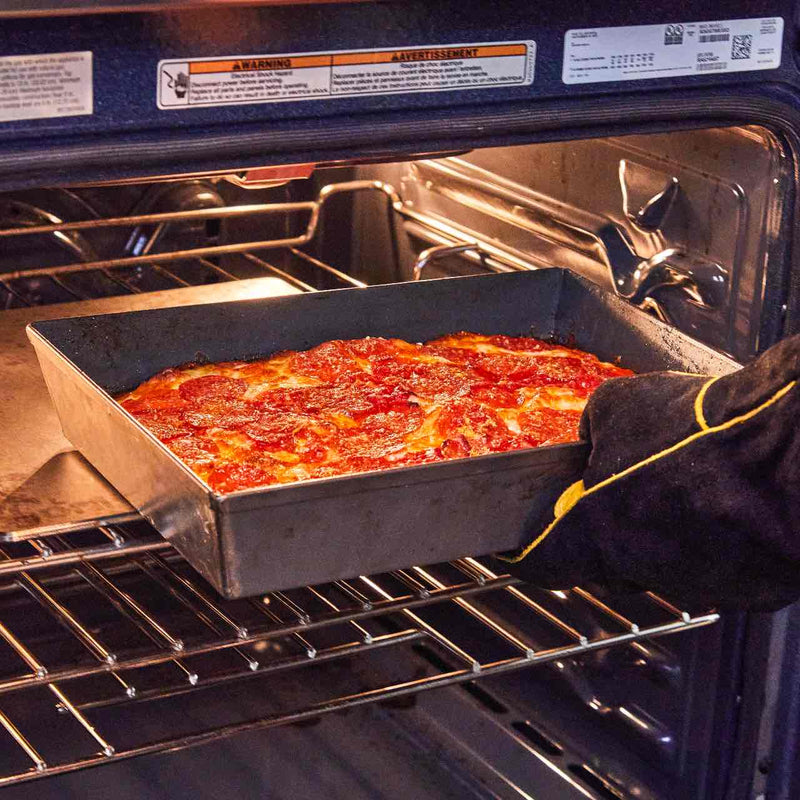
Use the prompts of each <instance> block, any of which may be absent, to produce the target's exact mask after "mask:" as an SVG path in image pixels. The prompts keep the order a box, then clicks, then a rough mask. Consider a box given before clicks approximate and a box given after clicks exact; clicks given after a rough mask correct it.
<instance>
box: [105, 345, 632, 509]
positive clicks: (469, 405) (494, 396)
mask: <svg viewBox="0 0 800 800" xmlns="http://www.w3.org/2000/svg"><path fill="white" fill-rule="evenodd" d="M630 374H632V373H631V372H630V370H626V369H623V368H621V367H618V366H615V365H614V364H609V363H605V362H602V361H600V360H599V359H598V358H597V357H596V356H593V355H591V354H589V353H584V352H582V351H580V350H575V349H572V348H568V347H561V346H556V345H553V344H549V343H547V342H544V341H540V340H538V339H532V338H527V337H511V336H483V335H480V334H475V333H456V334H452V335H449V336H444V337H442V338H440V339H436V340H434V341H432V342H428V343H427V344H412V343H409V342H405V341H402V340H400V339H381V338H372V337H370V338H365V339H354V340H349V341H342V340H335V341H330V342H325V343H324V344H321V345H319V346H318V347H314V348H313V349H311V350H306V351H302V352H283V353H277V354H276V355H273V356H272V357H270V358H266V359H263V360H259V361H229V362H225V363H217V364H187V365H184V366H182V367H176V368H174V369H167V370H164V371H163V372H161V373H159V374H158V375H155V376H154V377H152V378H150V380H148V381H145V382H144V383H143V384H141V385H140V386H139V387H138V388H136V389H134V390H133V391H132V392H128V393H127V394H124V395H122V396H121V397H118V398H117V401H118V402H119V403H120V404H121V405H122V407H123V408H125V409H126V411H128V412H129V413H130V414H131V415H133V416H134V417H135V418H136V419H137V420H139V422H140V423H142V425H144V426H145V427H146V428H148V429H149V430H150V431H151V432H152V433H153V434H154V435H155V436H157V437H158V438H159V439H160V440H161V441H162V442H163V443H164V444H165V445H166V446H167V447H168V448H169V449H170V450H171V451H172V452H173V453H174V454H175V455H176V456H178V458H180V459H181V460H182V461H183V462H184V463H185V464H187V465H188V466H189V467H190V468H191V469H192V470H193V471H194V472H195V473H196V474H197V475H198V476H200V477H201V478H202V479H203V480H204V481H205V482H206V483H207V484H208V485H209V486H210V487H211V488H212V489H214V490H215V491H217V492H221V493H225V492H232V491H236V490H238V489H246V488H252V487H256V486H269V485H272V484H282V483H292V482H295V481H302V480H308V479H312V478H326V477H331V476H334V475H343V474H348V473H355V472H365V471H369V470H383V469H389V468H393V467H406V466H411V465H415V464H427V463H430V462H435V461H444V460H447V459H453V458H463V457H467V456H476V455H484V454H486V453H499V452H503V451H507V450H518V449H522V448H529V447H537V446H540V445H548V444H556V443H560V442H571V441H575V440H577V438H578V422H579V420H580V416H581V412H582V411H583V408H584V406H585V405H586V401H587V400H588V398H589V395H590V394H591V393H592V392H593V391H594V390H595V389H596V388H597V387H598V386H599V385H600V384H601V383H603V381H605V380H608V379H609V378H616V377H619V376H622V375H630Z"/></svg>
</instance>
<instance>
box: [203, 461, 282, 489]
mask: <svg viewBox="0 0 800 800" xmlns="http://www.w3.org/2000/svg"><path fill="white" fill-rule="evenodd" d="M207 482H208V485H209V486H210V487H211V488H212V489H213V490H214V491H215V492H223V493H224V492H235V491H237V490H238V489H251V488H254V487H256V486H268V485H270V484H271V483H275V475H274V473H272V472H269V471H267V470H265V469H263V468H262V467H260V466H258V465H256V464H249V463H247V462H245V463H242V464H222V465H221V466H219V467H217V468H216V469H213V470H211V472H210V473H209V476H208V478H207Z"/></svg>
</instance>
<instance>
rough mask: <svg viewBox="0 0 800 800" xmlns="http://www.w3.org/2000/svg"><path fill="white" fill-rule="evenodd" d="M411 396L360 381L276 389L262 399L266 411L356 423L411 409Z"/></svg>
mask: <svg viewBox="0 0 800 800" xmlns="http://www.w3.org/2000/svg"><path fill="white" fill-rule="evenodd" d="M410 398H411V393H410V392H408V391H406V390H405V389H403V388H402V387H399V386H384V385H381V384H380V383H376V382H375V381H372V380H370V379H368V378H364V377H360V378H358V379H353V380H351V381H349V382H343V383H339V384H329V385H325V386H303V387H299V388H294V389H272V390H268V391H266V392H263V393H262V394H260V395H259V397H258V402H259V403H260V404H261V406H262V407H264V408H267V409H273V410H282V411H303V412H306V413H309V414H319V413H328V414H343V415H345V416H348V417H351V418H353V419H356V418H359V417H363V416H365V415H367V414H372V413H375V412H376V411H382V410H387V409H390V408H395V407H402V406H404V405H408V403H409V399H410Z"/></svg>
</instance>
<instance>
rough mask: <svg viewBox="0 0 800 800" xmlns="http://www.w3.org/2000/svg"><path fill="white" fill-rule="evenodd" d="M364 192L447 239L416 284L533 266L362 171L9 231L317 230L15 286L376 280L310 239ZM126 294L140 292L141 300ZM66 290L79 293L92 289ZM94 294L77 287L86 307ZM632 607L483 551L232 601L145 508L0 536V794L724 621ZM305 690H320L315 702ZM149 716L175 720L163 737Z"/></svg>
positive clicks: (6, 276)
mask: <svg viewBox="0 0 800 800" xmlns="http://www.w3.org/2000/svg"><path fill="white" fill-rule="evenodd" d="M357 191H376V192H378V193H380V194H382V195H383V196H385V197H386V198H387V203H388V206H389V208H390V211H391V213H390V218H391V219H392V220H393V221H394V220H395V218H396V217H399V218H402V219H403V220H404V221H405V222H406V223H407V224H410V225H413V226H414V228H415V231H416V233H417V235H420V234H422V236H421V238H423V239H427V241H428V242H430V243H431V244H432V245H434V246H433V247H432V248H430V249H429V250H427V251H426V252H424V253H422V254H420V256H419V257H418V259H417V260H416V263H415V265H414V269H413V271H412V274H413V276H414V277H415V278H416V279H418V278H420V277H422V275H423V271H424V269H425V268H426V266H427V265H429V264H430V263H431V261H432V260H434V259H437V258H443V257H447V256H450V255H458V256H460V257H466V258H467V259H469V260H470V261H472V262H473V263H474V264H475V265H477V266H480V267H481V268H483V269H489V270H492V271H509V270H517V269H531V268H534V266H535V265H533V264H531V263H530V262H525V261H522V260H520V259H519V258H517V256H516V255H515V254H514V253H513V252H512V251H506V250H504V248H503V247H502V246H501V245H499V244H497V243H495V242H490V241H484V240H479V239H477V238H475V237H474V236H472V235H471V234H470V233H469V232H465V231H462V230H459V229H457V228H456V227H454V226H452V225H450V224H449V223H447V222H446V221H444V220H439V219H438V218H434V217H429V216H426V215H422V214H420V213H418V212H416V211H414V210H413V209H412V208H411V207H408V206H406V205H404V204H403V203H402V201H401V200H400V198H399V196H398V195H397V192H396V191H395V190H394V189H393V188H392V187H391V186H390V185H388V184H384V183H381V182H378V181H354V182H350V183H346V184H334V185H331V186H329V187H325V188H324V189H323V190H322V191H321V192H320V194H319V195H318V197H317V199H316V200H315V201H308V202H302V203H294V204H274V203H273V204H262V205H258V206H256V205H252V206H245V207H232V208H226V209H203V210H201V211H180V212H170V213H167V214H150V215H138V216H135V217H133V216H128V217H120V218H114V219H98V220H94V219H93V220H86V221H81V222H71V223H53V224H48V225H39V226H33V227H24V228H6V229H4V230H0V238H3V237H5V238H8V237H12V236H29V235H37V234H38V235H41V236H51V235H59V236H68V235H70V234H72V233H76V232H77V233H79V232H80V231H82V230H84V229H90V228H96V227H103V226H104V225H105V226H121V227H126V226H127V227H131V226H134V225H145V224H150V225H155V226H156V227H158V226H162V225H168V224H171V223H172V222H180V221H185V220H189V219H192V218H193V217H195V216H196V217H198V218H204V219H206V218H215V217H216V218H220V219H221V218H225V217H226V216H230V217H235V216H245V215H248V214H265V215H270V214H289V213H296V212H302V213H307V214H308V215H309V217H308V223H307V227H306V229H305V231H304V232H303V233H301V234H298V235H297V236H294V237H286V238H284V239H282V240H269V241H267V240H265V241H258V242H247V243H237V244H235V245H218V246H214V247H206V248H197V249H193V250H184V251H177V252H176V251H171V252H167V253H150V252H149V247H150V245H151V244H152V243H144V245H143V247H142V252H143V254H142V255H138V256H132V257H123V258H117V259H103V260H97V259H95V260H84V261H83V262H81V263H76V264H66V265H64V266H61V267H42V268H41V269H37V270H33V271H23V272H14V273H0V294H2V292H3V291H6V292H7V293H9V294H14V292H15V291H16V289H15V284H14V281H16V280H18V279H19V280H22V279H27V278H31V277H33V278H35V277H37V276H39V277H43V278H44V277H46V278H48V279H50V278H52V279H53V280H54V281H55V282H56V283H60V282H63V281H65V280H66V278H68V277H69V276H70V275H73V274H76V273H84V272H94V273H102V275H103V276H105V277H106V278H108V279H109V280H111V281H116V282H117V283H120V285H122V284H124V283H125V280H124V279H123V277H121V275H122V274H123V273H122V272H120V270H125V269H129V268H132V267H136V268H139V267H141V268H147V269H152V270H154V271H155V272H157V273H158V274H159V275H161V276H162V277H164V276H166V277H168V278H170V279H174V283H175V285H183V286H185V285H191V283H192V281H188V280H187V279H186V276H187V272H186V270H183V271H181V272H180V275H178V274H177V270H176V271H175V272H171V270H174V269H175V266H174V265H176V264H193V265H196V266H197V267H198V270H199V271H200V272H204V273H205V274H206V275H208V276H210V277H209V280H212V281H213V280H233V279H236V278H238V277H242V276H241V274H239V273H237V272H234V271H232V270H231V268H230V266H229V265H228V264H226V265H225V266H221V265H220V264H219V263H217V257H218V256H223V255H224V256H230V255H233V256H235V257H236V258H237V259H240V260H242V261H245V262H247V264H248V265H249V267H250V268H252V269H251V272H250V273H249V274H248V277H253V276H254V275H253V273H252V270H256V271H257V274H262V275H269V274H273V275H277V276H278V277H281V278H282V279H284V280H285V281H287V282H288V283H290V284H292V285H293V286H295V287H296V288H299V289H301V290H303V291H313V290H314V289H315V288H316V287H317V286H319V285H320V284H321V285H322V286H324V287H325V288H332V287H335V286H363V285H364V284H363V282H361V281H359V280H357V279H355V278H353V277H352V276H349V275H348V274H347V273H346V272H343V271H341V270H339V269H337V268H336V267H334V266H332V265H330V264H328V263H326V262H325V261H322V260H320V259H319V258H316V257H314V256H312V255H309V254H308V253H305V252H303V250H301V249H299V248H300V247H302V246H303V245H304V244H308V243H309V242H311V240H312V239H313V237H314V234H315V231H316V229H317V225H318V223H319V217H320V214H321V212H322V209H323V207H324V205H325V202H326V198H328V197H331V196H333V195H334V194H340V193H343V192H357ZM270 250H271V251H281V252H282V254H284V255H288V256H290V258H289V260H288V262H289V263H290V264H291V265H294V267H297V269H295V268H293V267H291V266H289V267H287V266H286V265H285V263H286V262H280V263H281V266H280V267H279V266H276V265H275V264H273V263H271V261H268V260H266V258H264V257H262V256H261V255H256V253H259V252H262V251H270ZM315 276H318V277H320V278H321V279H322V280H316V278H315ZM198 282H202V281H198ZM125 285H126V287H127V288H126V289H125V291H129V292H135V291H140V290H139V289H136V288H135V287H132V286H130V285H127V284H125ZM69 286H70V291H72V292H73V293H75V292H76V289H75V285H74V284H70V285H69ZM88 296H91V295H87V294H80V293H78V294H75V299H81V298H82V297H88ZM20 298H21V296H20V295H17V299H20ZM21 302H23V303H25V304H36V301H35V300H34V301H33V303H31V301H30V299H24V300H21ZM629 600H630V598H628V600H626V602H625V604H624V605H625V613H623V612H622V611H621V610H620V609H619V607H615V603H614V601H612V600H605V599H603V598H601V597H600V596H599V595H598V594H597V593H593V592H590V591H587V590H586V589H581V588H575V589H572V590H569V591H564V592H551V591H544V590H538V589H535V588H533V587H530V586H527V585H522V584H520V583H519V582H518V581H516V580H515V579H513V578H511V577H509V576H507V575H503V574H498V573H497V572H495V571H494V569H493V567H492V565H491V564H490V562H488V561H487V560H485V559H473V558H465V559H460V560H458V561H454V562H451V563H448V564H438V565H433V566H426V567H413V568H410V569H407V570H398V571H395V572H393V573H390V574H384V575H375V576H366V575H364V576H359V577H356V578H354V579H352V580H346V581H344V580H343V581H337V582H336V583H333V584H326V585H323V586H309V587H304V588H299V589H296V590H293V591H288V592H274V593H271V594H269V595H267V596H263V597H259V598H255V599H250V600H235V601H225V600H222V599H221V598H220V597H219V596H218V595H216V594H215V592H214V590H213V589H212V588H211V587H210V586H208V585H207V584H205V582H204V581H203V580H202V579H201V578H199V576H197V575H196V573H194V572H193V571H192V570H191V568H190V567H189V566H188V565H187V564H186V562H185V561H183V559H182V558H181V557H180V556H179V555H178V554H177V553H176V552H175V551H174V550H173V549H172V548H171V547H170V546H169V544H168V543H167V542H165V541H164V540H163V539H161V538H160V537H159V536H158V534H157V533H156V532H155V531H154V530H153V529H152V528H150V526H149V525H147V523H145V522H144V521H143V520H142V519H141V518H140V517H139V516H138V515H137V514H135V513H126V514H118V515H116V516H112V517H98V518H96V519H92V520H84V521H80V522H74V523H67V524H63V525H56V526H48V527H44V528H42V527H39V528H32V529H24V530H12V531H6V532H4V533H0V650H4V651H5V652H3V653H2V654H0V656H1V657H0V727H1V728H2V729H3V731H4V733H5V742H6V743H5V745H0V787H2V786H8V785H12V784H16V783H21V782H25V781H29V780H32V779H35V778H41V777H48V776H55V775H59V774H63V773H67V772H72V771H75V770H79V769H82V768H87V767H93V766H99V765H103V764H111V763H115V762H118V761H120V760H124V759H130V758H133V757H136V756H143V755H147V754H153V753H158V752H164V751H175V750H179V749H183V748H187V747H191V746H195V745H200V744H204V743H207V742H211V741H215V740H217V739H219V738H221V737H227V736H232V735H234V734H238V733H243V732H246V731H253V730H258V729H266V728H272V727H277V726H280V725H287V724H295V723H301V722H305V721H309V720H312V719H315V718H318V717H321V716H323V715H325V714H329V713H332V712H335V711H343V710H345V709H347V708H351V707H354V706H359V705H365V704H368V703H380V702H388V701H399V699H401V698H403V697H406V696H409V695H414V694H416V693H419V692H422V691H425V690H428V689H434V688H438V687H445V686H449V685H454V684H459V683H471V682H472V681H474V680H476V679H479V678H484V677H490V676H493V675H498V674H501V673H505V672H510V671H513V670H519V669H523V668H525V667H531V666H535V665H541V664H544V663H546V662H556V664H558V662H559V661H561V660H562V659H569V658H579V657H581V656H582V655H584V654H588V653H590V652H592V651H596V650H600V649H603V648H609V647H614V646H618V647H632V648H638V649H637V653H636V655H637V658H639V657H643V656H642V653H646V652H647V651H646V649H645V648H643V647H642V645H641V644H639V642H640V641H641V640H645V639H650V638H653V637H657V636H662V635H667V634H672V633H678V632H683V631H689V630H693V629H696V628H699V627H702V626H705V625H709V624H711V623H714V622H716V621H717V619H718V615H717V614H716V613H700V614H692V613H690V612H689V611H686V610H683V609H678V608H676V607H675V606H674V605H672V604H671V603H669V602H668V601H667V600H664V599H662V598H660V597H658V596H656V595H653V594H644V595H641V596H640V597H638V598H637V600H636V602H634V603H633V606H634V607H635V608H636V609H637V613H636V615H633V614H632V613H631V611H630V610H629V607H630V606H631V603H630V602H629ZM578 607H580V609H581V613H580V614H576V613H575V609H576V608H578ZM587 610H588V612H589V616H588V618H591V619H592V620H593V622H592V624H591V625H590V626H589V627H588V628H587V627H585V626H584V624H583V623H579V622H576V620H577V619H580V620H584V621H585V620H586V619H587V613H586V612H587ZM443 611H446V612H447V613H446V614H443V613H442V612H443ZM387 652H388V653H391V654H393V655H394V659H393V661H394V664H395V666H396V669H394V670H392V672H391V674H390V675H389V676H388V677H386V676H385V675H384V674H383V673H381V672H380V671H378V672H376V673H372V672H370V670H369V669H366V672H367V674H368V676H369V680H366V681H362V682H361V683H359V684H358V685H354V684H353V683H352V682H348V680H346V679H342V675H343V674H344V675H345V676H347V675H349V674H350V673H351V672H353V673H355V672H359V671H360V672H364V670H358V669H356V668H357V667H360V666H361V665H364V664H368V663H369V662H370V659H371V658H373V657H374V656H376V655H378V654H380V653H387ZM644 657H646V656H644ZM420 664H423V666H422V667H421V666H420ZM292 676H295V677H296V679H297V685H295V684H293V685H292V686H291V687H290V690H289V691H288V693H287V692H284V693H283V695H281V698H282V700H283V701H284V702H282V703H281V704H280V707H278V708H269V709H266V710H265V709H257V710H254V711H253V713H252V715H251V716H249V717H248V718H235V719H233V718H223V716H222V714H220V716H219V718H216V719H214V720H213V721H212V723H211V724H199V725H196V726H195V727H194V728H192V729H189V728H187V724H186V719H185V716H186V715H185V714H183V715H182V714H181V710H180V706H179V704H180V703H181V700H182V698H183V697H184V696H188V697H189V698H190V699H197V702H198V703H200V702H202V700H203V698H208V697H209V692H226V691H229V690H231V691H232V690H235V689H236V688H237V687H240V686H241V687H246V686H249V685H250V682H253V681H255V682H263V683H262V684H261V685H263V686H265V687H266V691H265V692H260V693H254V694H253V697H254V698H255V697H262V696H263V695H267V694H270V693H271V692H272V690H273V688H274V687H275V686H277V685H278V683H279V682H280V681H281V680H283V679H285V678H291V679H292V680H294V678H293V677H292ZM381 678H383V679H381ZM298 686H300V687H301V688H302V687H306V688H309V687H312V686H313V688H314V689H315V691H314V692H305V693H304V692H302V691H299V690H298ZM287 697H288V702H286V700H287ZM150 709H156V710H157V713H158V715H159V717H160V719H161V721H162V725H161V732H160V733H159V734H157V735H154V734H153V733H152V726H151V725H150V724H149V723H150V716H151V713H150ZM174 709H177V710H174ZM215 710H216V711H219V710H220V709H219V708H217V707H216V706H215ZM256 711H257V712H258V713H256ZM128 712H129V713H128ZM109 715H112V716H109ZM51 726H52V727H53V728H54V729H55V728H58V730H59V731H60V735H58V736H57V735H56V734H54V731H53V730H51ZM2 739H3V732H0V741H2Z"/></svg>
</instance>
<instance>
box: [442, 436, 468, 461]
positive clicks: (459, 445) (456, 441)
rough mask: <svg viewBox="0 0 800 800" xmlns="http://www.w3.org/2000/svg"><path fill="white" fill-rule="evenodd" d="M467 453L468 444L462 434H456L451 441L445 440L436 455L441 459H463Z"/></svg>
mask: <svg viewBox="0 0 800 800" xmlns="http://www.w3.org/2000/svg"><path fill="white" fill-rule="evenodd" d="M469 453H470V447H469V442H468V441H467V437H466V436H464V434H463V433H457V434H456V435H455V436H454V437H453V438H452V439H445V440H444V441H443V442H442V443H441V444H440V445H439V448H438V455H440V456H441V457H442V458H464V457H466V456H468V455H469Z"/></svg>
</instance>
